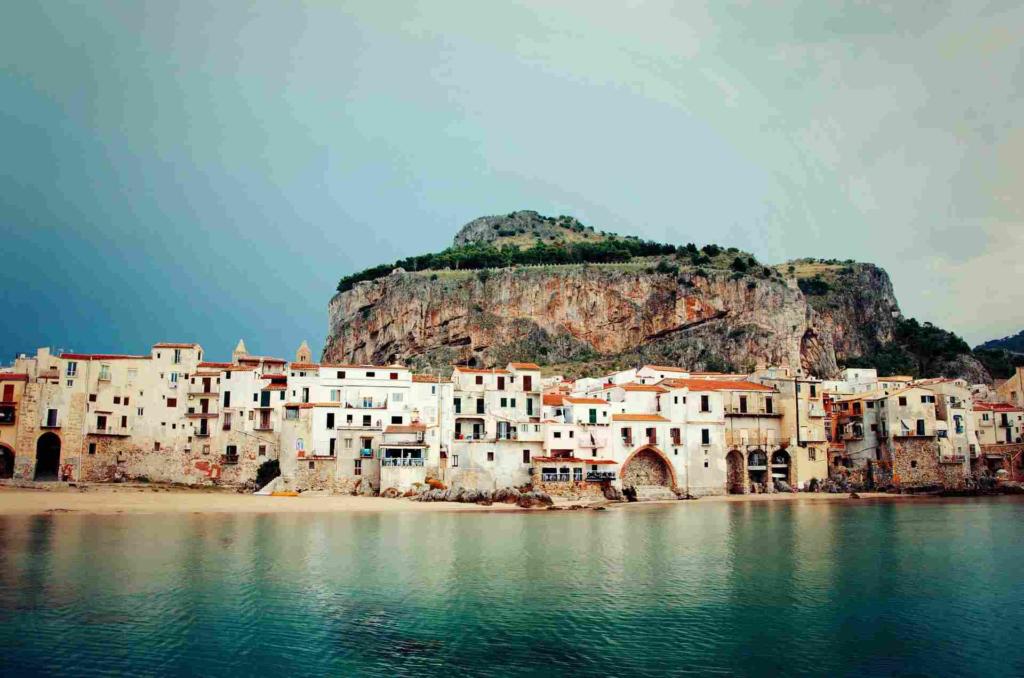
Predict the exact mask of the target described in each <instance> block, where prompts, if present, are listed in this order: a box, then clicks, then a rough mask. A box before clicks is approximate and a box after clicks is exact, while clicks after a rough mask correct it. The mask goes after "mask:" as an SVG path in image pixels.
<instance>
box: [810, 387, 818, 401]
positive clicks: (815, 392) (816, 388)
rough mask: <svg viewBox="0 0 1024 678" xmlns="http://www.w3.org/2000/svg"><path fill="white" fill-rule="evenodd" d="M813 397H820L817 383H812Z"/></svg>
mask: <svg viewBox="0 0 1024 678" xmlns="http://www.w3.org/2000/svg"><path fill="white" fill-rule="evenodd" d="M811 397H812V398H817V397H818V387H817V385H815V384H811Z"/></svg>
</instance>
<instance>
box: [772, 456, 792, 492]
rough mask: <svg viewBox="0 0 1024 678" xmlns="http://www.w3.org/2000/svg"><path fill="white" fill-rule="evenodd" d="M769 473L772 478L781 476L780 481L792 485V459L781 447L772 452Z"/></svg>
mask: <svg viewBox="0 0 1024 678" xmlns="http://www.w3.org/2000/svg"><path fill="white" fill-rule="evenodd" d="M771 472H772V478H776V477H779V476H781V478H780V479H781V480H785V481H786V483H788V484H789V485H792V484H793V458H792V457H790V456H789V452H787V451H786V450H784V449H782V448H781V447H780V448H779V449H777V450H775V451H774V452H772V457H771Z"/></svg>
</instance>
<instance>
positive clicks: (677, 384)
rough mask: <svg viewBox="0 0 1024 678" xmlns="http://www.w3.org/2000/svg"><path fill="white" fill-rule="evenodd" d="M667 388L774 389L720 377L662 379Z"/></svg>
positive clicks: (718, 389) (696, 389)
mask: <svg viewBox="0 0 1024 678" xmlns="http://www.w3.org/2000/svg"><path fill="white" fill-rule="evenodd" d="M661 383H662V384H664V385H665V386H667V387H669V388H688V389H690V390H691V391H772V392H774V391H775V389H774V388H772V387H770V386H765V385H764V384H755V383H754V382H752V381H726V380H720V379H662V380H661Z"/></svg>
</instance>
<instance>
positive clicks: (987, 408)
mask: <svg viewBox="0 0 1024 678" xmlns="http://www.w3.org/2000/svg"><path fill="white" fill-rule="evenodd" d="M974 409H976V410H978V411H979V412H1020V411H1022V410H1021V408H1019V407H1017V406H1016V405H1011V404H1010V403H984V402H981V401H975V403H974Z"/></svg>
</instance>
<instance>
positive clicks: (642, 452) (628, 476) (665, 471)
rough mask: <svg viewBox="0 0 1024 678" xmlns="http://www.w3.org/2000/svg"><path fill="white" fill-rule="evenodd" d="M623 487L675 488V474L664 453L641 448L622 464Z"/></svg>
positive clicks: (651, 448) (655, 449)
mask: <svg viewBox="0 0 1024 678" xmlns="http://www.w3.org/2000/svg"><path fill="white" fill-rule="evenodd" d="M620 477H621V478H622V486H623V487H669V488H672V487H675V486H676V473H675V471H674V470H673V469H672V464H671V463H670V462H669V460H668V458H667V457H666V456H665V453H664V452H662V451H661V450H659V449H658V448H656V447H651V446H647V447H641V448H640V449H639V450H637V451H636V452H634V453H633V454H631V455H629V458H628V459H626V461H625V463H623V464H622V473H621V475H620Z"/></svg>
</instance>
